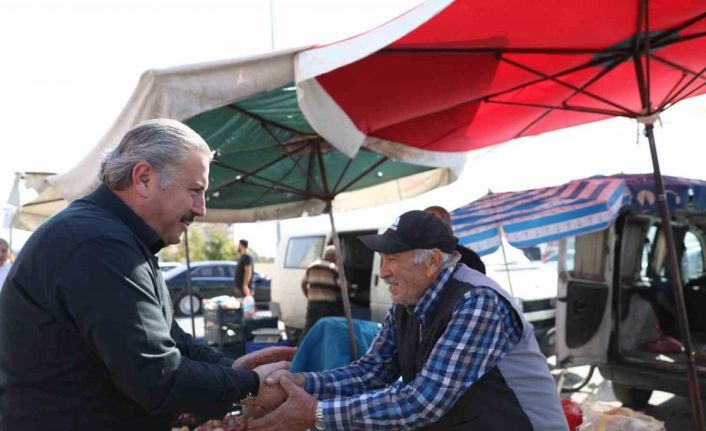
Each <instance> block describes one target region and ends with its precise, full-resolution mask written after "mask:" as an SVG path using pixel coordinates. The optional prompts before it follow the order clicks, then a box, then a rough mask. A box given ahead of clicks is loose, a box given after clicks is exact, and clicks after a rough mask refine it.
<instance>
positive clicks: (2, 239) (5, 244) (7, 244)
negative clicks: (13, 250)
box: [0, 238, 10, 251]
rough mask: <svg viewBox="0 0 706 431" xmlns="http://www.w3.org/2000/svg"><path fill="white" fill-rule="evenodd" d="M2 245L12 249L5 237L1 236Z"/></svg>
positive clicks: (0, 243) (0, 242)
mask: <svg viewBox="0 0 706 431" xmlns="http://www.w3.org/2000/svg"><path fill="white" fill-rule="evenodd" d="M0 245H2V246H5V247H7V250H8V251H10V244H9V243H8V242H7V241H5V238H0Z"/></svg>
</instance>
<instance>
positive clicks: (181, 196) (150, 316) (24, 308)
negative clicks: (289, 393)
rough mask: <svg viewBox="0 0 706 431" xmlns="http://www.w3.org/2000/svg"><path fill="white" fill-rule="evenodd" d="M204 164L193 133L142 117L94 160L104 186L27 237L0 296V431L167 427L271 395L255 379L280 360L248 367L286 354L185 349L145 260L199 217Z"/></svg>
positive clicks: (187, 339)
mask: <svg viewBox="0 0 706 431" xmlns="http://www.w3.org/2000/svg"><path fill="white" fill-rule="evenodd" d="M209 161H210V150H209V148H208V146H207V145H206V142H204V140H203V139H202V138H201V137H200V136H199V135H197V134H196V133H195V132H194V131H193V130H191V129H189V128H188V127H186V126H185V125H183V124H181V123H179V122H177V121H172V120H151V121H146V122H144V123H142V124H140V125H138V126H137V127H135V128H134V129H132V130H130V131H129V132H128V133H127V134H126V135H125V137H124V138H123V140H122V141H121V142H120V144H119V145H118V146H117V148H115V150H113V151H112V152H111V153H109V154H108V155H107V156H106V158H105V159H104V160H103V162H102V165H101V170H100V178H101V180H102V183H103V184H102V185H100V186H99V187H98V188H97V189H96V190H95V191H94V192H92V193H91V194H89V195H87V196H85V197H83V198H81V199H79V200H77V201H75V202H73V203H72V204H71V205H69V206H68V207H67V208H66V209H65V210H63V211H62V212H60V213H59V214H57V215H56V216H54V217H53V218H52V219H50V220H49V221H47V222H46V223H44V224H43V225H42V226H41V227H40V228H39V229H38V230H37V231H36V232H35V233H34V234H33V235H32V237H31V238H30V239H29V240H28V241H27V243H26V244H25V246H24V248H23V250H22V252H20V254H19V256H18V258H17V260H16V262H15V263H14V268H13V271H12V272H11V273H10V276H9V278H8V279H7V283H6V284H5V288H4V289H3V290H2V292H0V416H1V419H0V428H2V429H3V430H6V431H12V430H91V431H93V430H118V429H120V430H167V429H170V426H171V424H172V422H173V420H174V418H175V417H176V415H177V414H178V413H180V412H185V411H186V412H191V413H195V414H197V415H200V416H206V417H218V416H221V417H222V415H224V414H225V413H226V412H227V411H229V410H230V409H231V407H232V405H233V403H234V402H235V401H238V400H240V399H242V398H245V397H247V396H248V395H249V394H257V393H258V392H260V394H261V395H265V394H266V393H267V392H271V391H270V390H269V389H268V387H266V386H265V385H264V383H262V384H261V379H262V378H264V376H265V375H266V374H269V373H270V372H272V371H273V370H275V369H278V368H282V367H284V366H286V363H277V364H273V365H262V366H260V367H257V368H255V367H256V366H258V365H260V364H263V363H266V362H270V361H274V360H279V359H287V358H291V355H292V354H293V351H292V350H291V349H284V350H270V351H268V352H265V353H262V354H256V355H251V356H246V357H243V358H240V359H239V360H237V361H235V362H234V361H233V360H232V359H229V358H226V357H224V356H222V355H220V354H219V353H217V352H215V351H213V350H211V349H209V348H208V347H206V346H202V345H199V344H196V343H194V340H193V339H192V338H191V336H190V335H188V334H186V333H184V332H183V331H182V330H181V329H180V328H179V326H178V324H177V323H176V322H175V321H174V319H173V317H172V306H171V303H170V299H169V293H168V291H167V288H166V285H165V284H164V281H163V280H162V276H161V273H160V271H159V267H158V265H157V260H156V259H155V257H154V254H155V253H157V252H158V251H159V250H160V249H161V248H162V247H164V246H165V244H177V243H179V241H180V236H181V234H182V233H183V232H184V231H185V230H186V228H187V227H188V225H189V223H191V221H192V220H193V219H194V217H195V216H203V215H204V214H205V213H206V208H205V198H204V192H205V190H206V187H207V186H208V170H209V169H208V167H209ZM253 368H254V371H252V370H251V369H253ZM276 392H280V393H281V390H278V391H276ZM281 394H283V393H281ZM278 396H279V395H268V399H277V397H278ZM265 404H266V403H265Z"/></svg>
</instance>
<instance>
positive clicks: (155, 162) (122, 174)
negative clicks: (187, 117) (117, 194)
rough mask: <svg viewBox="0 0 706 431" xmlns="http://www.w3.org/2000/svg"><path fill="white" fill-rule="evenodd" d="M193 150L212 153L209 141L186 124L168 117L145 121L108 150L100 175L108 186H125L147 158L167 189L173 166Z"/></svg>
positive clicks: (115, 187) (118, 188)
mask: <svg viewBox="0 0 706 431" xmlns="http://www.w3.org/2000/svg"><path fill="white" fill-rule="evenodd" d="M192 151H201V152H203V153H206V154H210V153H211V150H210V149H209V148H208V144H206V141H204V140H203V138H202V137H201V136H199V134H198V133H196V132H194V131H193V130H192V129H191V128H189V127H188V126H187V125H185V124H183V123H180V122H179V121H176V120H168V119H165V118H159V119H155V120H147V121H143V122H142V123H140V124H138V125H137V126H135V127H134V128H133V129H131V130H130V131H129V132H127V133H126V134H125V136H124V137H123V139H122V140H121V141H120V144H118V146H117V147H116V148H115V149H114V150H112V151H110V152H109V153H108V154H106V156H105V157H104V159H103V161H102V162H101V167H100V172H99V174H98V175H99V177H100V180H101V182H102V183H103V184H105V185H106V186H108V187H109V188H111V189H113V190H123V189H125V188H127V187H128V186H130V185H131V184H132V170H133V168H134V167H135V165H137V164H138V163H140V162H147V163H149V164H150V165H151V166H152V167H153V168H154V169H155V170H156V171H157V173H159V175H160V177H161V179H160V182H159V186H160V188H162V189H166V188H167V187H168V186H169V184H170V183H171V180H172V178H171V176H172V175H171V174H172V170H173V169H174V168H176V167H178V166H180V165H182V164H183V163H184V162H185V161H186V158H187V156H188V155H189V153H191V152H192Z"/></svg>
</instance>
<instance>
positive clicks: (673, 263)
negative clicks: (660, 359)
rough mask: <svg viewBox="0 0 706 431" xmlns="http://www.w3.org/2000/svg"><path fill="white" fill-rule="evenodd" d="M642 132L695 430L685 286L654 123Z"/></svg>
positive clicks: (699, 415) (699, 412) (696, 390)
mask: <svg viewBox="0 0 706 431" xmlns="http://www.w3.org/2000/svg"><path fill="white" fill-rule="evenodd" d="M645 134H646V135H647V140H648V141H649V144H650V154H651V156H652V166H653V168H654V180H655V185H656V187H657V201H658V202H659V209H660V214H661V216H662V227H663V231H664V237H665V240H666V242H667V258H668V263H669V275H670V277H671V278H672V288H673V289H674V301H675V303H676V306H677V318H678V321H679V330H680V332H681V336H682V344H684V355H685V356H686V372H687V377H688V379H689V393H690V395H691V407H692V410H693V411H694V423H695V424H696V429H697V430H704V429H705V428H704V413H703V409H702V407H701V394H700V392H701V388H700V386H699V377H698V375H697V373H696V365H695V363H694V353H693V348H692V344H691V333H690V332H689V322H688V321H687V319H686V303H685V302H684V287H683V286H682V282H681V275H680V271H679V263H678V262H677V253H676V247H675V245H674V236H673V235H672V228H671V223H670V220H671V215H670V211H669V206H667V200H666V195H665V193H664V180H663V179H662V172H661V171H660V168H659V159H658V158H657V146H656V144H655V137H654V125H653V124H652V123H646V124H645Z"/></svg>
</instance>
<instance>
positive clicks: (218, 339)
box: [204, 322, 245, 344]
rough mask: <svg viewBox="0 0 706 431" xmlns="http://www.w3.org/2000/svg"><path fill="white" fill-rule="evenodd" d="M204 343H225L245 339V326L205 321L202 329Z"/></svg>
mask: <svg viewBox="0 0 706 431" xmlns="http://www.w3.org/2000/svg"><path fill="white" fill-rule="evenodd" d="M204 338H205V340H206V344H226V343H232V342H235V341H245V328H244V327H243V325H241V324H236V323H224V324H222V325H218V324H217V323H215V322H209V323H206V329H205V331H204Z"/></svg>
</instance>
